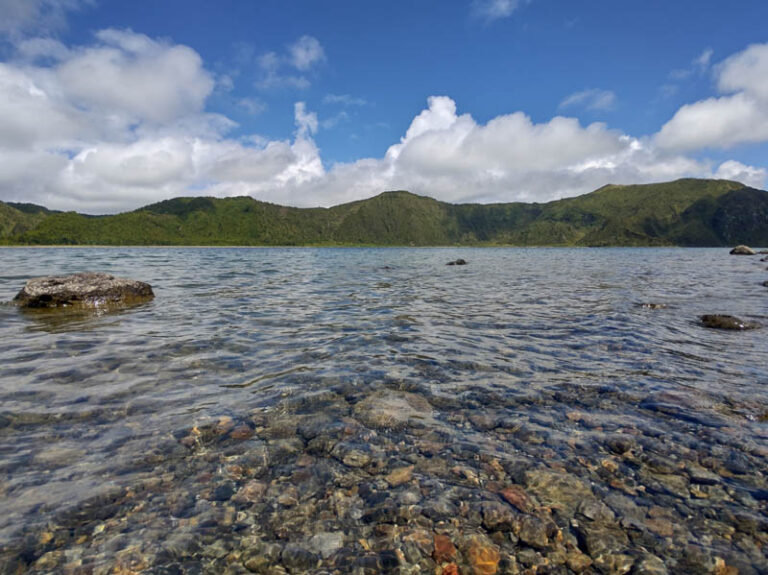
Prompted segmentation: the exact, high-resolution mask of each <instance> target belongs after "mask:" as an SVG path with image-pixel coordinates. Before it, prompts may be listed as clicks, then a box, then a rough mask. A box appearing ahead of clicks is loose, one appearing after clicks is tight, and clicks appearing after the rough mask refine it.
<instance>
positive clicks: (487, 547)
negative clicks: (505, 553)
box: [466, 536, 501, 575]
mask: <svg viewBox="0 0 768 575" xmlns="http://www.w3.org/2000/svg"><path fill="white" fill-rule="evenodd" d="M466 556H467V560H468V562H469V565H470V568H471V572H472V573H473V574H474V575H496V573H498V570H499V561H500V560H501V554H500V553H499V549H498V547H497V546H496V545H493V544H492V543H491V542H490V541H489V540H487V539H485V538H484V537H481V536H475V537H472V538H470V540H469V542H468V548H467V550H466Z"/></svg>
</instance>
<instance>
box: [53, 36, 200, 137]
mask: <svg viewBox="0 0 768 575" xmlns="http://www.w3.org/2000/svg"><path fill="white" fill-rule="evenodd" d="M96 36H97V38H98V40H99V41H100V44H98V45H97V46H95V47H92V48H88V49H85V50H79V51H77V52H76V53H75V55H74V56H73V57H71V58H69V59H67V60H65V61H64V62H63V63H62V64H61V65H60V66H59V67H58V68H57V70H56V73H57V75H58V77H59V80H60V82H61V86H62V88H63V89H64V90H65V91H66V92H67V93H68V94H69V95H70V96H71V97H72V98H73V99H75V100H76V101H78V102H80V103H82V104H84V105H86V106H89V107H93V108H95V109H98V110H101V111H103V112H106V113H121V114H128V115H130V116H131V118H132V120H134V121H136V120H138V121H152V122H158V123H161V122H168V121H170V120H173V119H175V118H177V117H179V116H183V115H186V114H190V113H196V112H199V111H201V110H202V109H203V107H204V104H205V100H206V99H207V98H208V96H209V95H210V93H211V92H212V91H213V87H214V81H213V79H212V77H211V75H210V74H209V73H208V72H207V71H205V70H204V69H203V63H202V59H201V58H200V56H199V55H198V54H197V52H195V51H194V50H192V49H191V48H188V47H186V46H177V45H169V44H165V43H161V42H157V41H155V40H152V39H150V38H149V37H147V36H144V35H143V34H135V33H133V32H131V31H130V30H112V29H110V30H102V31H101V32H98V33H97V35H96Z"/></svg>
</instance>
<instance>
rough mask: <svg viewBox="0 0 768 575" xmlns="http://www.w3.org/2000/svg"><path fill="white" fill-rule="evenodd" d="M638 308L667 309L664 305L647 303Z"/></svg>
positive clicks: (666, 305)
mask: <svg viewBox="0 0 768 575" xmlns="http://www.w3.org/2000/svg"><path fill="white" fill-rule="evenodd" d="M640 307H641V308H643V309H667V308H668V307H669V305H668V304H665V303H656V302H647V303H641V304H640Z"/></svg>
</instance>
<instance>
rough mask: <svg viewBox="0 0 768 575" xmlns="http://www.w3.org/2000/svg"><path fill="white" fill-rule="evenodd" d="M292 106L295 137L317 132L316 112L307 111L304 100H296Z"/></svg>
mask: <svg viewBox="0 0 768 575" xmlns="http://www.w3.org/2000/svg"><path fill="white" fill-rule="evenodd" d="M293 108H294V117H295V119H296V135H297V137H299V138H307V137H309V136H312V135H314V134H315V133H317V126H318V124H317V114H315V113H314V112H307V105H306V104H305V103H304V102H296V104H295V105H294V107H293Z"/></svg>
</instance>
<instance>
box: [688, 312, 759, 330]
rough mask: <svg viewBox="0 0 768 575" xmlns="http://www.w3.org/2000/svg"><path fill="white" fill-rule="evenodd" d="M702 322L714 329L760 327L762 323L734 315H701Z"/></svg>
mask: <svg viewBox="0 0 768 575" xmlns="http://www.w3.org/2000/svg"><path fill="white" fill-rule="evenodd" d="M701 323H702V325H703V326H704V327H711V328H714V329H732V330H745V329H757V328H759V327H760V324H759V323H757V322H755V321H746V320H743V319H740V318H738V317H735V316H732V315H717V314H713V315H703V316H701Z"/></svg>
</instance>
